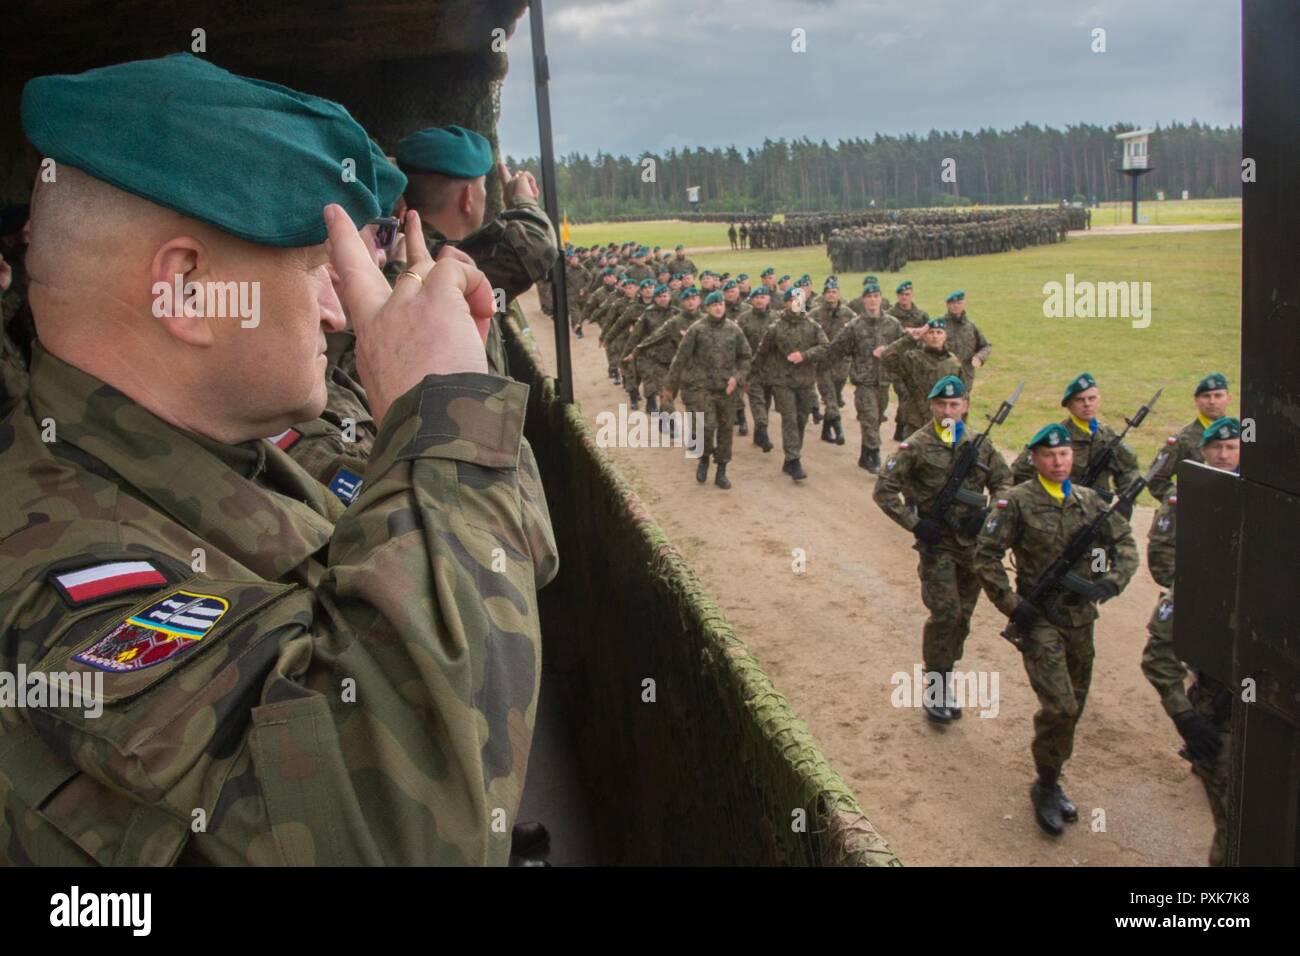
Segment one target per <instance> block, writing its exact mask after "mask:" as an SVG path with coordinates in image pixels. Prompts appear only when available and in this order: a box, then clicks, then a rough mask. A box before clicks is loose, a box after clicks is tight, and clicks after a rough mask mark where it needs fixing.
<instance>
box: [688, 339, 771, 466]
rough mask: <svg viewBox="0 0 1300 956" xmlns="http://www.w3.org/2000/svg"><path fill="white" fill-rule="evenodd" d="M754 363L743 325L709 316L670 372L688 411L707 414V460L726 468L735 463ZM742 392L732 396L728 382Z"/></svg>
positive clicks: (705, 438) (705, 433)
mask: <svg viewBox="0 0 1300 956" xmlns="http://www.w3.org/2000/svg"><path fill="white" fill-rule="evenodd" d="M752 358H753V352H751V351H750V348H749V342H747V341H746V340H745V333H744V332H742V331H740V326H738V325H737V324H736V323H735V322H731V321H728V320H727V318H726V317H725V316H724V317H719V318H716V319H715V318H714V317H713V316H711V315H705V316H704V317H703V318H701V319H698V320H697V321H696V322H695V323H694V324H693V325H692V326H691V327H690V328H689V329H687V330H686V335H685V336H684V337H683V338H682V341H681V344H680V345H679V346H678V348H677V355H676V356H674V358H673V364H672V365H671V366H670V367H669V369H668V390H669V391H670V392H672V393H673V394H674V395H676V394H677V392H678V390H679V389H680V390H681V393H682V402H683V403H684V404H685V405H686V410H687V411H688V412H692V413H694V412H702V413H703V414H704V445H703V448H704V459H705V460H708V458H709V456H710V455H713V460H714V461H715V462H717V463H718V464H720V465H725V464H726V463H727V462H729V461H731V437H732V432H733V430H734V429H735V421H736V402H738V401H739V400H740V390H741V388H743V387H744V384H745V381H746V379H747V378H748V377H749V365H750V361H751V360H752ZM731 378H734V379H735V380H736V387H735V389H734V390H732V392H731V394H730V395H728V394H727V380H728V379H731Z"/></svg>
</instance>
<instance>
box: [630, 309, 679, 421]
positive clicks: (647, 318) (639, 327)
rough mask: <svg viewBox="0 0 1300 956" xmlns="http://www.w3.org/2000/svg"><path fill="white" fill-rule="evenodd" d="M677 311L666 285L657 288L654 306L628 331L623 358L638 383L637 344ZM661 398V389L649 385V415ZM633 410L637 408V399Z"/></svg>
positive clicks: (646, 395)
mask: <svg viewBox="0 0 1300 956" xmlns="http://www.w3.org/2000/svg"><path fill="white" fill-rule="evenodd" d="M676 314H677V309H675V308H674V307H673V304H672V292H671V290H670V289H669V288H668V286H666V285H659V286H655V289H654V299H653V304H652V305H651V306H650V307H649V308H647V309H646V310H645V311H644V312H642V313H641V314H640V315H639V316H638V317H637V318H636V319H635V320H634V321H633V322H632V327H631V328H630V329H629V330H628V333H627V340H626V343H625V344H624V346H623V351H624V352H626V353H627V354H626V355H624V356H623V365H624V367H625V368H627V369H629V371H630V373H631V375H632V377H633V379H634V380H635V381H637V382H638V383H639V382H640V381H641V370H640V369H639V368H637V364H636V347H637V344H638V343H639V342H640V341H641V340H642V339H644V338H645V337H646V336H648V335H651V334H652V333H654V331H655V330H656V329H658V328H659V326H661V325H663V324H664V323H665V322H667V321H668V320H669V319H671V318H672V317H673V316H674V315H676ZM658 397H659V389H658V388H651V387H650V386H649V385H647V386H646V388H645V410H646V412H647V413H648V414H651V415H653V414H654V413H655V411H656V410H657V408H658V405H657V404H656V402H657V400H658ZM633 401H634V404H633V405H632V407H633V408H636V405H635V399H634V400H633Z"/></svg>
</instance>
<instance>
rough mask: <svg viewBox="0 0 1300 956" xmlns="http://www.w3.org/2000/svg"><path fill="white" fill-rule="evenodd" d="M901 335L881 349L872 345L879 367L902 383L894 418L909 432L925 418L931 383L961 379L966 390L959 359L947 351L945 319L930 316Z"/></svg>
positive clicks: (968, 389) (920, 426) (917, 426)
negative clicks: (901, 400) (949, 377)
mask: <svg viewBox="0 0 1300 956" xmlns="http://www.w3.org/2000/svg"><path fill="white" fill-rule="evenodd" d="M903 332H904V335H903V336H902V337H901V338H898V339H896V340H895V341H894V342H893V343H891V344H890V345H887V346H885V347H884V349H883V350H881V349H880V347H879V346H877V347H876V351H877V352H878V355H877V357H878V358H879V359H880V363H881V367H882V368H883V369H884V370H885V372H886V373H887V374H888V375H889V376H890V377H891V378H893V380H894V381H895V382H900V383H902V386H903V397H904V398H905V399H906V404H900V405H899V407H898V411H897V412H896V413H895V417H896V418H897V419H898V421H899V423H900V424H901V425H902V427H903V434H904V435H910V434H911V433H912V432H914V431H916V430H917V429H918V428H923V427H925V424H926V422H927V421H929V417H930V415H929V410H928V409H927V408H926V407H925V396H926V395H929V394H930V389H932V388H933V387H934V383H935V382H937V381H939V379H941V378H943V377H944V376H945V375H956V376H958V377H959V378H961V379H962V383H963V384H964V385H965V386H966V390H967V392H968V393H969V391H970V383H969V382H968V381H966V378H965V371H966V370H965V368H964V367H963V366H962V364H961V360H960V359H958V358H957V356H955V355H953V354H952V352H950V351H948V322H947V320H946V319H944V318H943V317H939V318H936V319H931V320H930V321H929V322H927V323H926V324H925V325H924V326H922V327H921V328H919V329H904V330H903Z"/></svg>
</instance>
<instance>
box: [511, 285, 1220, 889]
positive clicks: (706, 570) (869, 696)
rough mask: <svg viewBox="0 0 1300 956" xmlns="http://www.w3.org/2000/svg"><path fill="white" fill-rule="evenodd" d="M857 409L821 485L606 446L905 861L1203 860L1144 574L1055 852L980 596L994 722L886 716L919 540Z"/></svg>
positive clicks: (997, 641) (966, 663)
mask: <svg viewBox="0 0 1300 956" xmlns="http://www.w3.org/2000/svg"><path fill="white" fill-rule="evenodd" d="M523 305H524V309H525V311H526V312H527V314H528V318H529V321H530V322H531V323H532V328H533V335H534V337H535V339H536V340H537V342H538V344H539V346H540V348H541V350H542V354H543V355H544V356H546V359H547V361H548V362H551V363H552V367H553V362H554V332H553V327H552V325H551V322H550V320H549V319H548V318H547V317H545V316H544V315H542V314H541V313H540V311H539V310H538V308H537V300H536V296H535V295H532V294H530V295H529V296H528V297H526V299H525V300H524V302H523ZM595 333H596V329H595V328H594V327H592V326H589V327H588V329H587V336H586V337H585V338H583V339H577V340H574V341H573V364H574V376H575V378H574V388H575V394H576V395H577V398H578V400H579V402H580V403H581V404H582V406H583V410H584V412H585V414H586V416H587V419H588V421H591V422H592V423H593V424H594V423H595V421H596V414H597V413H598V412H600V411H602V410H611V411H615V412H617V408H618V404H619V403H620V402H622V401H624V399H625V395H624V393H623V391H622V389H621V388H618V387H615V386H614V385H612V384H611V383H610V381H609V379H608V377H607V375H606V373H605V358H604V353H603V350H601V349H600V348H599V347H598V346H597V344H596V334H595ZM850 388H851V386H850ZM851 399H852V396H851V394H850V393H849V390H848V389H846V394H845V400H846V402H847V403H848V405H847V408H846V411H847V412H848V415H847V416H846V418H845V425H846V428H845V432H846V434H847V435H848V436H849V443H848V444H847V445H844V446H842V447H841V446H835V445H831V444H827V443H824V442H822V441H820V440H819V437H818V436H819V434H820V428H818V427H816V426H812V425H809V427H808V431H807V433H806V439H805V443H804V449H805V451H804V458H803V461H804V465H805V468H806V470H807V471H808V473H809V479H808V480H807V481H806V482H802V483H800V484H798V485H796V484H794V483H793V482H791V481H790V479H789V478H788V477H786V476H785V475H784V474H782V473H781V471H780V467H781V453H780V449H779V447H778V449H777V450H775V451H773V452H771V453H769V454H766V455H765V454H763V453H762V452H761V451H760V450H759V449H758V448H757V447H756V446H755V445H754V444H753V443H752V441H751V439H750V438H741V437H740V436H739V435H738V436H736V448H735V457H734V459H733V462H732V464H731V466H730V467H729V469H728V475H729V476H730V477H731V479H732V481H733V483H734V487H733V489H732V490H731V491H729V492H724V491H721V490H719V489H718V488H715V487H714V486H713V484H712V482H711V481H710V483H708V484H706V485H699V484H697V483H696V482H695V480H694V461H690V460H687V459H686V458H685V456H684V453H683V451H682V450H681V449H671V448H617V447H616V448H610V449H608V452H609V454H610V455H611V456H612V457H613V459H614V460H615V461H616V462H617V463H618V465H619V467H620V468H621V469H622V470H623V472H624V473H625V474H626V475H627V476H628V478H629V480H630V481H631V482H632V485H633V487H634V488H635V489H636V491H637V493H638V494H639V495H640V496H641V497H642V499H643V500H644V502H645V503H646V505H647V506H648V507H649V509H650V511H651V512H652V513H653V514H654V516H655V518H656V519H657V520H658V521H659V522H660V524H662V525H663V527H664V528H665V529H666V530H667V532H668V534H669V535H670V536H671V537H672V539H673V541H674V542H675V543H676V545H677V546H678V547H679V548H680V549H681V550H682V552H683V553H684V554H685V555H686V556H687V558H689V559H690V561H691V562H692V563H693V565H694V567H695V569H696V571H697V572H698V573H699V575H700V578H701V579H702V580H703V581H704V583H705V584H706V585H707V587H708V589H709V591H710V593H711V594H712V595H713V597H714V598H715V599H716V600H717V602H718V604H719V606H720V607H721V608H722V609H723V611H724V612H725V613H726V615H727V617H728V619H729V620H730V621H731V623H732V625H733V626H734V627H735V629H736V632H737V633H738V634H739V635H740V637H741V638H742V639H743V640H745V641H746V642H747V643H748V644H749V646H750V647H751V648H752V649H753V651H754V653H755V655H756V656H757V658H758V659H759V660H760V661H762V663H763V666H764V667H765V668H766V669H767V672H768V674H769V675H770V676H771V677H772V680H773V681H774V682H775V683H776V686H777V688H778V689H779V690H780V691H781V692H782V693H784V694H785V695H786V697H787V698H789V700H790V703H791V705H792V706H793V707H794V710H795V712H796V713H797V714H799V716H800V717H802V718H803V719H804V720H805V721H807V723H808V725H809V726H810V727H811V729H812V732H813V735H814V737H815V738H816V739H817V741H818V743H819V744H820V745H821V747H822V748H823V750H824V751H825V752H826V754H827V755H828V756H829V758H830V760H831V761H832V763H833V764H834V765H835V767H836V768H837V769H838V771H839V772H840V774H841V775H842V776H843V777H844V778H845V779H846V780H847V781H848V783H849V785H850V786H851V787H852V788H853V789H854V791H855V792H856V793H857V795H858V798H859V799H860V801H861V803H862V806H863V808H864V809H865V810H866V812H867V814H868V816H870V817H871V819H872V822H873V823H874V824H875V825H876V826H877V827H878V828H879V829H880V831H881V832H882V833H883V834H884V835H885V837H886V839H888V840H889V842H890V844H891V845H892V846H893V848H894V849H895V851H896V852H897V853H898V854H899V856H900V857H901V858H902V859H903V860H904V861H905V862H907V863H909V864H912V865H1062V866H1070V865H1121V866H1127V865H1144V866H1151V865H1202V864H1203V863H1204V861H1205V856H1206V851H1207V849H1208V847H1209V842H1210V836H1211V833H1212V831H1213V825H1212V823H1211V819H1210V813H1209V808H1208V805H1207V803H1206V798H1205V794H1204V791H1203V790H1202V789H1201V786H1200V784H1199V782H1198V781H1197V780H1196V779H1195V778H1194V777H1192V775H1191V773H1190V770H1189V766H1188V764H1186V763H1185V762H1184V761H1182V760H1181V759H1180V758H1179V757H1178V756H1177V753H1176V752H1177V750H1178V747H1179V746H1180V744H1181V741H1180V740H1179V738H1178V736H1177V734H1176V732H1175V731H1174V729H1173V726H1172V724H1171V723H1170V721H1169V719H1168V718H1167V717H1166V716H1165V714H1164V712H1163V710H1162V709H1161V707H1160V704H1159V700H1158V699H1157V697H1156V694H1155V692H1154V691H1153V690H1152V688H1151V687H1150V685H1148V684H1147V682H1146V680H1145V679H1144V678H1143V676H1142V673H1141V671H1140V669H1139V660H1140V656H1141V652H1142V646H1143V644H1144V643H1145V641H1146V622H1147V619H1148V617H1149V616H1150V614H1151V611H1152V608H1153V607H1154V606H1155V603H1156V599H1157V596H1158V590H1157V588H1156V585H1155V584H1154V582H1152V580H1151V578H1150V576H1149V575H1148V573H1147V571H1146V568H1145V566H1144V567H1143V568H1142V569H1141V570H1140V571H1139V572H1138V575H1137V576H1136V577H1135V578H1134V581H1133V583H1132V584H1131V585H1130V586H1129V588H1128V589H1127V590H1126V591H1125V593H1124V594H1123V595H1121V596H1120V597H1119V598H1117V599H1116V600H1114V601H1112V602H1110V603H1108V604H1107V605H1105V607H1103V609H1102V619H1101V621H1100V622H1099V624H1098V626H1097V633H1096V643H1097V662H1096V666H1095V671H1094V676H1093V683H1092V691H1091V694H1090V696H1089V699H1088V705H1087V710H1086V712H1085V713H1084V716H1083V720H1082V722H1081V724H1080V727H1079V731H1078V734H1077V736H1076V741H1075V756H1074V758H1073V759H1072V760H1071V761H1070V763H1069V765H1068V766H1067V768H1066V775H1065V777H1064V778H1063V780H1062V783H1063V785H1064V787H1065V789H1066V791H1067V792H1068V793H1069V794H1070V796H1071V797H1072V798H1073V799H1074V801H1075V803H1076V804H1077V805H1078V806H1079V813H1080V820H1079V822H1078V823H1076V824H1074V825H1073V826H1071V827H1069V829H1068V830H1067V832H1066V834H1065V836H1063V837H1062V838H1060V839H1059V840H1052V839H1051V838H1049V837H1047V836H1045V835H1044V834H1042V833H1041V832H1040V831H1039V830H1038V828H1037V827H1036V826H1035V824H1034V821H1033V814H1032V810H1031V808H1030V805H1029V798H1028V790H1029V785H1030V783H1031V781H1032V778H1033V761H1032V759H1031V757H1030V754H1029V743H1030V740H1031V738H1032V734H1033V728H1032V718H1033V713H1034V711H1035V710H1036V708H1037V705H1036V701H1035V698H1034V695H1033V693H1032V691H1031V690H1030V688H1029V684H1028V681H1027V679H1026V677H1025V673H1024V669H1023V667H1022V665H1021V662H1020V655H1019V654H1018V653H1017V652H1016V651H1015V649H1014V648H1012V647H1011V646H1010V645H1009V644H1008V643H1007V642H1006V641H1005V640H1003V639H1002V638H1001V637H1000V636H999V634H998V632H999V630H1000V629H1001V627H1002V624H1003V619H1002V618H1001V616H1000V615H999V614H998V613H997V612H996V610H995V609H994V608H993V607H992V606H991V605H990V604H989V603H988V601H987V600H986V599H984V598H983V597H981V599H980V604H979V607H978V608H977V610H976V612H975V619H974V626H973V631H972V634H971V637H970V639H969V640H968V642H967V645H966V657H965V659H964V660H963V661H962V662H961V668H962V669H963V670H975V671H984V672H987V673H988V674H989V675H990V676H989V680H990V684H989V685H988V687H989V689H990V690H991V689H992V684H991V680H992V677H993V676H994V675H996V677H997V679H998V691H999V694H998V699H997V707H996V716H989V717H985V718H981V717H980V716H978V715H977V713H976V712H974V711H971V710H968V711H967V712H966V716H965V717H964V719H963V720H961V721H960V722H956V723H954V724H952V725H950V726H949V727H948V728H947V729H936V727H935V726H934V725H932V724H930V723H929V722H928V721H927V720H926V719H925V717H924V715H923V712H922V711H920V710H919V709H910V708H899V707H895V706H893V704H892V703H891V697H892V696H893V692H894V690H895V684H894V683H893V682H892V678H893V676H894V675H895V674H896V673H901V674H903V675H906V676H907V678H908V679H909V680H910V678H911V675H912V673H913V667H914V665H915V664H916V663H917V662H918V659H919V654H920V626H921V622H922V620H923V619H924V609H923V608H922V606H921V601H920V591H919V585H918V581H917V575H916V553H915V552H914V551H913V550H912V549H911V538H910V536H909V535H907V534H906V533H905V532H904V531H903V530H902V529H900V528H899V527H898V526H897V525H895V524H893V523H892V522H891V521H889V520H888V519H887V518H886V517H885V516H884V514H883V512H881V511H880V510H879V509H878V508H877V507H876V505H875V504H874V502H873V501H872V500H871V493H872V490H873V488H874V482H875V478H874V477H872V476H871V475H869V474H868V473H867V472H865V471H863V470H861V469H860V468H858V467H857V466H856V462H857V457H858V441H857V437H856V435H857V425H856V422H855V421H854V418H853V403H852V400H851ZM890 415H891V422H890V423H889V424H887V425H886V426H884V427H885V430H886V434H887V435H888V434H892V431H893V425H892V415H893V409H892V408H891V410H890ZM778 421H779V419H777V418H776V416H775V415H774V416H773V423H774V424H775V423H776V422H778ZM1013 421H1014V416H1013ZM1029 425H1030V423H1028V422H1020V423H1019V427H1014V428H1011V429H1008V432H1009V433H1011V434H1015V435H1017V436H1018V435H1020V434H1021V433H1022V432H1024V431H1025V430H1026V428H1027V427H1029ZM776 431H777V436H776V437H777V440H778V444H779V428H777V429H776ZM892 447H893V443H892V442H889V443H887V446H886V451H887V450H889V449H892ZM1004 450H1005V447H1004ZM1151 517H1152V513H1151V511H1150V509H1141V508H1140V509H1138V513H1137V515H1136V516H1135V533H1136V535H1137V538H1138V542H1139V546H1140V548H1141V550H1142V552H1143V555H1144V560H1145V550H1146V534H1147V528H1148V527H1149V525H1150V522H1151ZM795 549H803V552H804V554H805V555H806V570H804V571H803V573H795V571H794V570H793V565H794V561H795V558H794V551H795ZM987 709H989V710H990V711H991V710H992V709H993V708H992V707H990V708H987Z"/></svg>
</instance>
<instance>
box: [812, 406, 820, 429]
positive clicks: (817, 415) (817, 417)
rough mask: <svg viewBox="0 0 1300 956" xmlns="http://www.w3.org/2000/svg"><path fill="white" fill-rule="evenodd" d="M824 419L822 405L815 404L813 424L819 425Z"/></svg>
mask: <svg viewBox="0 0 1300 956" xmlns="http://www.w3.org/2000/svg"><path fill="white" fill-rule="evenodd" d="M821 420H822V409H821V406H820V405H814V406H813V424H814V425H819V424H821Z"/></svg>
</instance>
